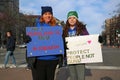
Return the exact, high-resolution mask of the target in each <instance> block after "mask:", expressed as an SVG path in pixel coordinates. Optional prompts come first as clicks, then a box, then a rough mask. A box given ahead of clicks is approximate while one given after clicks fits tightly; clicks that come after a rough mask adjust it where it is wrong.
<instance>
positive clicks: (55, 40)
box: [26, 26, 64, 57]
mask: <svg viewBox="0 0 120 80" xmlns="http://www.w3.org/2000/svg"><path fill="white" fill-rule="evenodd" d="M26 34H27V35H29V36H30V37H31V39H32V41H31V42H30V43H28V44H27V56H28V57H33V56H43V55H58V54H64V47H63V39H62V27H60V26H55V27H50V26H48V27H27V28H26Z"/></svg>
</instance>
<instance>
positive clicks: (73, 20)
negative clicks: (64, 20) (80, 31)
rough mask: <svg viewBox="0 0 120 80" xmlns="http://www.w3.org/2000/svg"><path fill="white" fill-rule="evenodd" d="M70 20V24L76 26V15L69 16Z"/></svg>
mask: <svg viewBox="0 0 120 80" xmlns="http://www.w3.org/2000/svg"><path fill="white" fill-rule="evenodd" d="M68 22H69V24H70V26H75V24H76V22H77V19H76V17H74V16H71V17H69V18H68Z"/></svg>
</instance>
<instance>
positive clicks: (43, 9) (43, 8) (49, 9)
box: [41, 6, 53, 15]
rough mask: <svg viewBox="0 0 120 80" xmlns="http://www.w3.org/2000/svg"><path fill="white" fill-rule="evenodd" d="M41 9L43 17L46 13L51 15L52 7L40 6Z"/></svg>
mask: <svg viewBox="0 0 120 80" xmlns="http://www.w3.org/2000/svg"><path fill="white" fill-rule="evenodd" d="M41 9H42V12H41V15H43V14H44V13H46V12H50V13H51V14H53V12H52V7H50V6H42V7H41Z"/></svg>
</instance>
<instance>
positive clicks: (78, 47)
mask: <svg viewBox="0 0 120 80" xmlns="http://www.w3.org/2000/svg"><path fill="white" fill-rule="evenodd" d="M98 36H99V35H98V34H96V35H85V36H75V37H66V42H68V43H67V47H68V48H69V50H66V52H67V53H66V54H67V64H80V63H98V62H103V58H102V50H101V44H100V43H99V42H98Z"/></svg>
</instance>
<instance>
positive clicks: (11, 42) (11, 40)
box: [6, 36, 15, 51]
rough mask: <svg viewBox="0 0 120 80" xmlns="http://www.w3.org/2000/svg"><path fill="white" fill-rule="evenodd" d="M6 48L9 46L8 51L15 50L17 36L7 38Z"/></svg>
mask: <svg viewBox="0 0 120 80" xmlns="http://www.w3.org/2000/svg"><path fill="white" fill-rule="evenodd" d="M6 48H7V51H14V50H15V38H14V37H13V36H10V37H8V38H7V44H6Z"/></svg>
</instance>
